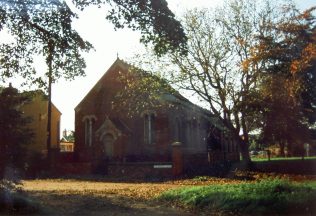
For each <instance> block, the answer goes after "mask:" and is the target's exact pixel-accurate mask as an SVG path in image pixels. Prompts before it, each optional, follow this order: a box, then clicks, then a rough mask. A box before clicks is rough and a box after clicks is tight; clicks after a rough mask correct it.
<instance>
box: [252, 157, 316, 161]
mask: <svg viewBox="0 0 316 216" xmlns="http://www.w3.org/2000/svg"><path fill="white" fill-rule="evenodd" d="M251 160H252V161H254V162H256V161H267V160H268V158H260V157H252V158H251ZM270 160H271V161H283V160H284V161H288V160H291V161H292V160H302V157H271V158H270ZM304 160H316V156H311V157H304Z"/></svg>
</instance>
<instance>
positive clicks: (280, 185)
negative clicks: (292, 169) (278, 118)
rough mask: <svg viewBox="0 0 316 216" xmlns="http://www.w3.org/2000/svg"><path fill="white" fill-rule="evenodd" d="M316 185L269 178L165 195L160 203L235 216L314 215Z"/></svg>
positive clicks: (191, 188) (184, 190)
mask: <svg viewBox="0 0 316 216" xmlns="http://www.w3.org/2000/svg"><path fill="white" fill-rule="evenodd" d="M315 192H316V189H315V184H307V183H291V182H289V181H286V180H280V179H268V180H263V181H260V182H255V183H254V182H251V183H242V184H225V185H212V186H205V187H189V188H184V189H176V190H171V191H167V192H165V193H163V194H162V195H161V196H160V199H161V200H165V201H168V202H170V201H172V202H179V203H180V204H182V205H186V206H189V207H193V208H199V209H201V208H203V209H208V210H210V211H214V212H216V211H220V212H231V213H235V214H256V215H258V214H259V215H266V214H269V215H270V214H286V213H291V214H300V215H310V214H313V213H315V211H316V209H315V207H314V203H315V201H316V193H315Z"/></svg>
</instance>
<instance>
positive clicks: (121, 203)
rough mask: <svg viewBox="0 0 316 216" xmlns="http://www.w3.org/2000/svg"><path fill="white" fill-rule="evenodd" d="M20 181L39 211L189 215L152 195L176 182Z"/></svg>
mask: <svg viewBox="0 0 316 216" xmlns="http://www.w3.org/2000/svg"><path fill="white" fill-rule="evenodd" d="M23 185H24V186H23V188H24V189H25V190H26V191H27V192H28V194H29V195H30V197H31V198H32V199H33V200H35V201H38V202H40V205H41V207H42V209H43V212H41V213H39V214H40V215H43V214H44V215H93V216H94V215H96V216H99V215H100V216H101V215H107V216H108V215H123V216H124V215H126V216H127V215H141V216H142V215H144V216H145V215H151V216H159V215H161V216H162V215H193V214H191V213H189V212H187V211H184V210H183V209H178V208H176V207H172V206H166V205H165V204H162V203H161V202H158V201H155V200H153V199H152V198H154V197H155V196H156V195H158V194H159V193H161V192H162V191H165V190H167V189H171V188H176V187H181V186H183V185H179V184H168V183H164V184H159V183H111V182H95V181H78V180H32V181H24V182H23Z"/></svg>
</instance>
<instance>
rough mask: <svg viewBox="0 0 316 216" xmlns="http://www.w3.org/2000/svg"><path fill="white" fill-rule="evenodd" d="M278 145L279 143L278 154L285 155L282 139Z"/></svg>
mask: <svg viewBox="0 0 316 216" xmlns="http://www.w3.org/2000/svg"><path fill="white" fill-rule="evenodd" d="M279 145H280V155H279V156H280V157H285V151H284V149H285V143H284V142H283V141H280V143H279Z"/></svg>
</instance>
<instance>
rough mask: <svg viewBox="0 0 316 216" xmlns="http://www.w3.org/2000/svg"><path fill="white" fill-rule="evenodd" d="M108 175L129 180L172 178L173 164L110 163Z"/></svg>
mask: <svg viewBox="0 0 316 216" xmlns="http://www.w3.org/2000/svg"><path fill="white" fill-rule="evenodd" d="M108 175H109V176H115V177H129V178H155V177H159V178H161V177H171V176H172V163H154V162H148V163H110V164H108Z"/></svg>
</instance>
